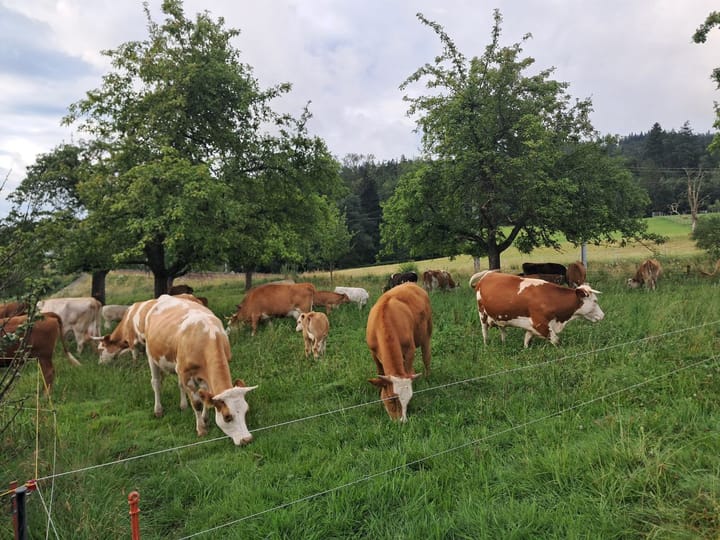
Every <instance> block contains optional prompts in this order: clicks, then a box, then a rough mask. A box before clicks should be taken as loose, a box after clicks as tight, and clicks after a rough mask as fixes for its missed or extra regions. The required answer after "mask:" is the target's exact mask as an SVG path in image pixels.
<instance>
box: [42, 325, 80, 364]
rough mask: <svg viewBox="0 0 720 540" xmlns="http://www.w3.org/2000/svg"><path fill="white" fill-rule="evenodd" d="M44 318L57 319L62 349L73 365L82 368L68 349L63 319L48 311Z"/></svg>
mask: <svg viewBox="0 0 720 540" xmlns="http://www.w3.org/2000/svg"><path fill="white" fill-rule="evenodd" d="M43 317H50V318H52V319H55V320H56V321H57V322H58V326H59V327H60V343H62V348H63V351H65V356H66V357H67V359H68V360H70V363H71V364H72V365H74V366H82V364H81V363H80V361H79V360H78V359H77V358H75V357H74V356H73V355H72V353H71V352H70V349H69V348H68V344H67V341H65V332H64V330H63V323H62V319H61V318H60V315H58V314H57V313H52V312H49V311H48V312H45V313H43Z"/></svg>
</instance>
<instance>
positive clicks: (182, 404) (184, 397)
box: [178, 377, 195, 411]
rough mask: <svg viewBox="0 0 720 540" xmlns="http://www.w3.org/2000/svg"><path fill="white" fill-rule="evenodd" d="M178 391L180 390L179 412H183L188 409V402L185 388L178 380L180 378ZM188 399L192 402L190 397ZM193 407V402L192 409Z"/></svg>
mask: <svg viewBox="0 0 720 540" xmlns="http://www.w3.org/2000/svg"><path fill="white" fill-rule="evenodd" d="M178 389H179V390H180V410H181V411H184V410H185V409H187V407H188V400H187V395H186V394H185V387H184V386H183V383H182V381H181V380H180V377H178ZM190 399H191V400H192V397H191V398H190ZM194 406H195V402H194V401H193V407H194Z"/></svg>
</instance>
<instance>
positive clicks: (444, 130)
mask: <svg viewBox="0 0 720 540" xmlns="http://www.w3.org/2000/svg"><path fill="white" fill-rule="evenodd" d="M418 18H419V19H420V21H421V22H422V23H423V24H425V25H427V26H429V27H430V28H432V30H433V31H435V33H436V34H437V35H438V37H439V38H440V41H441V43H442V45H443V53H442V54H441V55H439V56H438V57H436V59H435V63H434V64H433V65H430V64H426V65H424V66H422V67H421V68H419V69H418V70H417V71H416V72H415V73H413V74H412V75H411V76H410V77H408V79H407V80H406V81H405V82H404V83H403V84H402V85H401V89H406V88H408V87H409V86H410V85H411V84H413V83H417V82H420V81H425V83H426V87H427V88H428V90H429V92H428V94H427V95H421V96H419V97H412V96H405V100H406V101H407V102H408V103H409V108H408V113H409V114H410V115H417V117H418V120H417V123H418V128H419V129H420V131H421V132H422V134H423V147H424V152H425V154H426V156H427V157H428V159H429V160H430V159H431V160H432V161H430V162H428V163H427V164H426V165H425V166H424V167H421V168H419V169H417V170H414V171H412V172H410V173H408V174H406V175H405V176H404V177H403V178H401V180H400V182H399V184H398V188H397V189H396V191H395V193H394V194H393V196H392V197H391V198H390V199H389V200H388V201H387V202H386V203H385V204H384V205H383V218H384V223H383V225H382V227H381V236H382V241H383V244H384V246H385V248H384V249H385V250H386V251H393V250H395V249H398V247H400V246H408V247H409V249H410V255H411V256H428V254H430V253H433V254H435V253H439V254H442V255H456V254H460V253H463V254H468V255H472V256H474V257H480V256H484V255H487V256H488V261H489V266H490V268H499V267H500V254H501V253H502V252H503V251H505V250H506V249H508V248H509V247H510V246H511V245H513V243H514V242H517V246H518V248H519V249H521V250H523V251H526V252H529V251H531V250H532V249H534V248H535V247H540V246H556V240H555V238H556V236H557V233H559V232H563V233H565V234H566V236H567V237H568V238H569V239H571V241H573V242H601V241H606V240H608V239H610V238H611V237H612V236H613V232H618V231H619V232H620V233H621V235H623V236H624V237H636V236H642V235H643V233H644V230H643V225H642V222H641V221H640V220H639V219H638V218H639V217H640V216H641V215H642V211H643V209H644V208H645V206H646V204H647V197H646V196H645V195H644V194H643V193H642V191H641V190H638V189H636V188H635V186H633V185H632V179H631V178H630V177H629V175H628V174H627V172H626V171H624V170H623V168H622V167H621V164H620V163H619V162H618V160H617V158H613V157H612V156H610V155H609V145H608V142H607V141H600V140H594V137H595V131H594V129H593V127H592V125H591V123H590V121H589V112H590V110H591V102H590V100H575V101H574V102H572V101H571V98H570V96H569V95H568V93H567V87H568V85H567V83H561V82H557V81H555V80H552V79H551V78H550V76H551V74H552V70H541V71H540V72H539V73H537V74H535V75H527V74H526V72H527V71H528V70H529V68H530V67H531V66H532V64H533V63H534V60H533V59H532V58H529V57H526V58H523V57H522V47H521V44H519V43H516V44H514V45H511V46H509V47H503V46H501V45H500V33H501V29H500V26H501V22H502V17H501V16H500V13H499V11H497V10H496V11H495V14H494V18H495V22H494V26H493V29H492V33H491V36H492V37H491V43H490V44H489V45H488V46H487V47H486V49H485V52H484V54H483V55H482V56H481V57H473V58H472V59H470V60H467V59H466V57H465V56H464V55H463V54H462V53H460V52H459V51H458V50H457V48H456V46H455V44H454V43H453V41H452V40H451V39H450V37H449V36H448V35H447V34H446V33H445V32H444V30H443V29H442V27H440V25H438V24H437V23H434V22H431V21H429V20H428V19H426V18H425V17H424V16H423V15H422V14H418ZM528 38H529V36H525V38H524V39H528ZM508 227H509V230H508V229H507V228H508Z"/></svg>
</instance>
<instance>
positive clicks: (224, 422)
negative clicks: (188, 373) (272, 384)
mask: <svg viewBox="0 0 720 540" xmlns="http://www.w3.org/2000/svg"><path fill="white" fill-rule="evenodd" d="M256 388H257V386H245V383H243V382H242V381H240V380H238V381H236V382H235V386H233V387H232V388H228V389H227V390H225V391H223V392H220V393H219V394H217V395H216V396H213V395H212V394H211V393H210V392H208V391H207V390H200V392H199V394H200V397H201V398H202V400H203V402H205V405H206V406H207V407H210V406H212V407H214V408H215V423H216V424H217V425H218V427H219V428H220V429H221V430H222V431H223V432H224V433H225V435H227V436H228V437H230V438H231V439H232V440H233V442H234V443H235V445H236V446H244V445H246V444H248V443H250V442H251V441H252V439H253V436H252V435H251V434H250V431H249V430H248V428H247V424H246V423H245V415H246V414H247V412H248V409H249V408H250V406H249V405H248V403H247V401H246V400H245V394H247V393H248V392H250V391H251V390H255V389H256Z"/></svg>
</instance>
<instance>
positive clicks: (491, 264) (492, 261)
mask: <svg viewBox="0 0 720 540" xmlns="http://www.w3.org/2000/svg"><path fill="white" fill-rule="evenodd" d="M487 248H488V250H487V252H488V270H500V253H501V252H500V249H498V246H497V244H495V243H494V242H488V245H487Z"/></svg>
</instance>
